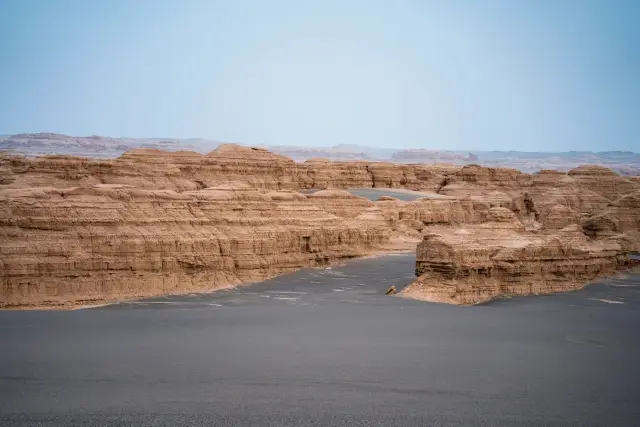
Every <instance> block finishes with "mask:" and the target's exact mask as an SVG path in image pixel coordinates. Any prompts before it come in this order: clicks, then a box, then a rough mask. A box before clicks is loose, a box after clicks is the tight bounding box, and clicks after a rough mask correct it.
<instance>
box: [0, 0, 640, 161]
mask: <svg viewBox="0 0 640 427" xmlns="http://www.w3.org/2000/svg"><path fill="white" fill-rule="evenodd" d="M639 22H640V1H635V0H629V1H625V0H611V1H606V0H598V1H590V0H502V1H492V0H486V1H479V0H477V1H476V0H464V1H455V0H446V1H445V0H443V1H439V2H435V1H427V0H414V1H404V0H395V1H393V0H387V1H378V0H316V1H304V0H290V1H279V0H264V1H244V0H227V1H215V0H202V1H198V0H182V1H178V0H175V1H164V0H42V1H35V0H0V89H1V90H0V134H12V133H19V132H42V131H48V132H60V133H67V134H71V135H91V134H97V135H107V136H132V137H144V136H148V137H204V138H212V139H217V140H222V141H233V142H241V143H247V144H300V145H333V144H340V143H355V144H363V145H370V146H379V147H422V148H433V149H452V150H457V149H469V150H491V149H497V150H509V149H513V150H528V151H563V150H572V149H573V150H608V149H611V150H613V149H618V150H634V151H640V24H639Z"/></svg>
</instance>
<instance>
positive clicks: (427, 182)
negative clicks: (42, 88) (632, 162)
mask: <svg viewBox="0 0 640 427" xmlns="http://www.w3.org/2000/svg"><path fill="white" fill-rule="evenodd" d="M354 187H368V188H395V189H400V191H405V192H406V191H408V190H417V191H421V192H422V193H419V194H420V195H423V196H424V197H423V198H420V199H417V200H413V201H403V200H399V199H397V198H394V197H391V196H384V197H381V198H380V199H379V200H377V201H370V200H368V199H365V198H362V197H357V196H354V195H353V194H352V193H350V192H349V191H346V190H345V189H349V188H354ZM311 190H313V191H314V192H313V193H312V194H303V192H309V191H311ZM316 190H320V191H316ZM390 194H391V193H390ZM416 194H418V193H416ZM639 194H640V181H639V180H637V179H634V178H633V177H631V178H629V177H622V176H619V175H617V174H616V173H614V172H612V171H611V170H608V169H606V168H602V167H594V166H584V167H578V168H575V169H573V170H571V171H570V172H569V173H563V172H554V171H541V172H539V173H536V174H525V173H522V172H519V171H516V170H514V169H508V168H486V167H482V166H478V165H466V166H463V167H460V166H454V165H417V164H413V165H401V164H394V163H385V162H368V161H357V162H330V161H328V160H323V159H314V160H309V161H306V162H304V163H297V162H295V161H293V160H292V159H290V158H287V157H285V156H282V155H278V154H274V153H271V152H269V151H267V150H264V149H261V148H250V147H242V146H239V145H234V144H223V145H220V146H219V147H218V148H217V149H216V150H215V151H213V152H211V153H209V154H206V155H204V154H200V153H197V152H194V151H176V152H166V151H161V150H157V149H154V148H139V149H135V150H130V151H127V152H126V153H124V154H123V155H122V156H120V157H119V158H117V159H91V158H80V157H71V156H65V155H52V156H43V157H38V158H25V157H21V156H15V155H9V154H2V153H0V241H1V244H0V307H25V306H73V305H78V304H85V303H86V304H89V303H91V304H93V303H100V302H105V301H113V300H118V299H122V298H137V297H142V296H151V295H159V294H165V293H177V292H194V291H210V290H213V289H218V288H221V287H225V286H232V285H236V284H239V283H245V282H249V281H254V280H261V279H265V278H268V277H272V276H274V275H277V274H281V273H283V272H287V271H292V270H295V269H297V268H300V267H304V266H313V265H319V264H324V263H327V262H332V261H337V260H340V259H345V258H351V257H355V256H361V255H366V254H368V253H371V252H374V251H384V250H396V249H407V248H415V246H416V244H418V243H419V242H421V243H420V244H419V245H418V250H417V260H418V261H417V272H418V273H419V275H420V277H419V279H418V280H417V281H416V283H415V284H414V285H412V286H410V287H409V288H408V289H407V290H406V291H405V292H404V294H405V295H410V296H416V297H419V298H423V299H429V300H432V301H441V302H451V303H474V302H479V301H484V300H487V299H489V298H493V297H496V296H499V295H503V294H527V293H542V292H552V291H556V290H566V289H574V288H577V287H580V286H582V285H583V284H584V283H585V282H586V281H588V280H590V279H592V278H593V277H595V276H596V275H599V274H604V273H606V272H608V271H611V270H612V269H615V268H617V267H618V266H619V265H620V264H621V263H622V262H623V258H622V256H623V254H624V253H625V252H626V251H633V250H636V251H637V250H639V249H640V231H639V230H640V216H639V215H640V209H639V207H640V202H639V200H640V196H639Z"/></svg>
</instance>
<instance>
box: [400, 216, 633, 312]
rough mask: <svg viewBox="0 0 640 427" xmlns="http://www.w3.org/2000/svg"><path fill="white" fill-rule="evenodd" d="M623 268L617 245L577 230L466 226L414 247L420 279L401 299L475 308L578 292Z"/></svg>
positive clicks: (426, 238)
mask: <svg viewBox="0 0 640 427" xmlns="http://www.w3.org/2000/svg"><path fill="white" fill-rule="evenodd" d="M624 263H625V258H624V257H623V256H622V255H621V252H620V245H619V243H618V242H617V241H616V240H602V241H597V242H595V241H592V240H590V239H588V238H587V237H586V236H585V235H584V234H583V233H582V232H581V230H580V229H579V227H578V226H576V225H573V226H569V227H567V228H565V229H563V230H560V231H558V232H555V233H553V234H537V235H536V234H532V233H524V232H515V231H513V230H505V229H499V228H497V229H496V228H493V229H485V228H480V227H465V229H460V230H457V231H447V232H444V233H439V234H431V235H427V236H425V238H424V240H423V241H422V242H421V243H420V244H419V245H418V248H417V255H416V275H418V276H419V277H418V279H417V280H416V281H415V282H414V283H413V284H411V285H409V286H408V287H407V288H406V289H405V290H404V291H403V294H404V295H406V296H408V297H411V298H417V299H422V300H427V301H433V302H443V303H449V304H476V303H480V302H484V301H488V300H490V299H493V298H497V297H501V296H509V295H532V294H543V293H550V292H559V291H567V290H574V289H579V288H581V287H582V286H584V285H585V284H586V283H587V282H588V281H590V280H592V279H594V278H596V277H598V276H600V275H603V274H606V273H610V272H612V271H614V270H615V269H616V268H618V267H620V266H621V265H623V264H624Z"/></svg>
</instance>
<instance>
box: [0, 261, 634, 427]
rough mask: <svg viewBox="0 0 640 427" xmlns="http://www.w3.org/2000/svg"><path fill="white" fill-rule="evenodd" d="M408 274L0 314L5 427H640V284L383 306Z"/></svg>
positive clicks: (290, 280) (283, 279) (370, 269)
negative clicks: (464, 303)
mask: <svg viewBox="0 0 640 427" xmlns="http://www.w3.org/2000/svg"><path fill="white" fill-rule="evenodd" d="M414 263H415V258H414V257H413V256H412V255H407V254H404V255H403V254H397V255H392V256H378V257H371V258H368V259H360V260H355V261H352V262H348V263H345V264H344V265H341V266H331V267H326V268H322V269H319V268H316V269H304V270H301V271H298V272H295V273H292V274H289V275H285V276H280V277H277V278H274V279H271V280H268V281H265V282H261V283H256V284H254V285H251V286H242V287H238V288H234V289H228V290H225V291H220V292H216V293H213V294H209V295H200V294H191V295H182V296H165V297H158V298H152V299H148V300H141V301H130V302H124V303H120V304H115V305H111V306H108V307H100V308H95V309H92V310H76V311H58V312H55V311H23V312H17V311H14V312H0V325H2V327H1V328H0V342H2V343H3V350H2V352H0V425H2V426H7V427H12V426H72V425H88V426H103V425H110V426H130V425H145V426H200V425H216V426H234V427H238V426H239V427H243V426H255V425H269V426H296V427H298V426H344V425H349V426H356V427H358V426H374V425H385V426H425V425H430V426H514V425H517V426H541V425H544V426H563V427H565V426H575V427H578V426H580V427H585V426H635V425H640V409H639V408H640V381H638V378H640V367H639V365H638V363H637V361H638V360H639V358H640V342H639V341H638V340H637V332H638V330H640V311H639V310H640V277H639V276H638V275H633V274H626V275H625V277H613V278H610V279H606V280H603V281H601V282H600V283H599V284H594V285H591V286H588V287H587V288H586V289H584V290H582V291H578V292H570V293H567V294H558V295H548V296H533V297H522V298H511V299H508V300H499V301H494V302H491V303H488V304H483V305H477V306H470V307H459V306H450V305H444V304H427V303H422V302H418V301H412V300H407V299H403V298H396V297H386V296H384V295H383V294H384V291H386V289H388V288H389V287H390V286H391V285H396V287H398V289H401V288H402V287H403V286H405V285H406V284H408V283H410V282H411V281H412V280H413V275H412V268H413V265H414ZM619 285H625V286H619ZM600 300H609V301H623V302H624V304H609V303H604V302H602V301H600Z"/></svg>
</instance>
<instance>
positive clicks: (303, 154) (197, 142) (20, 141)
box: [0, 133, 640, 175]
mask: <svg viewBox="0 0 640 427" xmlns="http://www.w3.org/2000/svg"><path fill="white" fill-rule="evenodd" d="M220 144H221V142H219V141H215V140H209V139H203V138H183V139H177V138H111V137H105V136H96V135H92V136H69V135H61V134H56V133H27V134H18V135H11V136H0V151H7V152H10V153H14V154H23V155H27V156H36V155H45V154H69V155H75V156H86V157H117V156H120V155H121V154H122V153H124V152H125V151H127V150H132V149H136V148H155V149H160V150H168V151H177V150H191V151H196V152H199V153H208V152H210V151H212V150H214V149H215V148H216V147H217V146H218V145H220ZM262 148H266V149H268V150H270V151H272V152H274V153H277V154H281V155H284V156H287V157H290V158H292V159H294V160H296V161H299V162H302V161H305V160H309V159H312V158H326V159H328V160H332V161H354V160H368V161H384V162H393V163H425V164H433V163H452V164H459V165H464V164H471V163H477V164H481V165H484V166H494V167H510V168H515V169H519V170H521V171H523V172H536V171H538V170H540V169H556V170H564V171H566V170H569V169H572V168H574V167H576V166H579V165H584V164H596V165H602V166H606V167H608V168H611V169H613V170H615V171H616V172H618V173H620V174H623V175H639V174H640V154H638V153H633V152H630V151H601V152H591V151H567V152H557V153H549V152H523V151H474V152H472V153H471V152H468V151H448V150H428V149H423V148H413V149H401V150H399V149H394V148H379V147H367V146H364V145H358V144H338V145H334V146H325V147H310V146H292V145H272V146H262Z"/></svg>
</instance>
